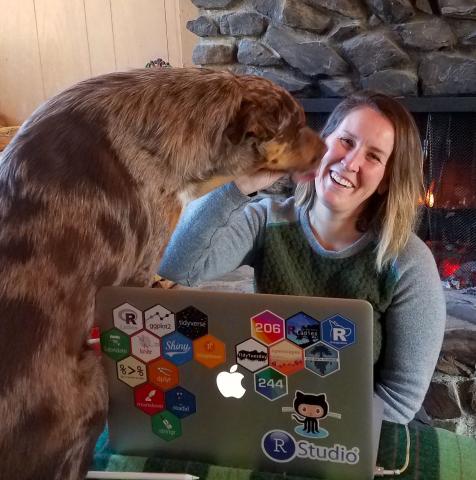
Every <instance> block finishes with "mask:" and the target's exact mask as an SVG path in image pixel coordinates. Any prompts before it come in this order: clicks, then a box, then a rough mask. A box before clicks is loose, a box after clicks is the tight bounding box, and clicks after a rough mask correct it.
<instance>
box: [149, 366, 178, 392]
mask: <svg viewBox="0 0 476 480" xmlns="http://www.w3.org/2000/svg"><path fill="white" fill-rule="evenodd" d="M147 379H148V380H149V382H150V383H152V384H153V385H156V386H157V387H159V388H161V389H162V390H168V389H169V388H172V387H175V386H176V385H177V384H178V383H179V371H178V368H177V367H176V366H175V365H174V364H173V363H170V362H169V361H167V360H165V359H163V358H159V359H158V360H154V361H152V362H150V363H149V364H148V365H147Z"/></svg>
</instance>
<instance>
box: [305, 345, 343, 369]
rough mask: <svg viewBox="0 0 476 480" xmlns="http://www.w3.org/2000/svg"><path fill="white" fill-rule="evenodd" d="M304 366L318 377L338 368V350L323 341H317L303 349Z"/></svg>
mask: <svg viewBox="0 0 476 480" xmlns="http://www.w3.org/2000/svg"><path fill="white" fill-rule="evenodd" d="M304 363H305V367H306V368H307V369H308V370H310V371H311V372H312V373H315V374H316V375H319V376H320V377H326V376H327V375H330V374H331V373H335V372H337V371H338V370H340V356H339V352H338V351H337V350H336V349H335V348H332V347H331V346H330V345H327V344H325V343H323V342H318V343H316V344H315V345H312V346H311V347H308V348H306V350H305V351H304Z"/></svg>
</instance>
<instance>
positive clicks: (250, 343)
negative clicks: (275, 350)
mask: <svg viewBox="0 0 476 480" xmlns="http://www.w3.org/2000/svg"><path fill="white" fill-rule="evenodd" d="M235 352H236V363H238V364H239V365H241V366H242V367H244V368H246V369H247V370H249V371H250V372H256V371H257V370H260V369H262V368H264V367H267V366H268V348H267V347H265V346H264V345H263V344H262V343H259V342H258V341H256V340H255V339H254V338H249V339H248V340H245V341H244V342H241V343H239V344H238V345H237V346H236V347H235Z"/></svg>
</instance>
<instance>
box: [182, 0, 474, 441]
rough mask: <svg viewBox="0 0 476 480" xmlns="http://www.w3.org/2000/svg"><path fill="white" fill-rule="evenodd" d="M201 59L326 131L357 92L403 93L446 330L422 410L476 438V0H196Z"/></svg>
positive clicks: (194, 23)
mask: <svg viewBox="0 0 476 480" xmlns="http://www.w3.org/2000/svg"><path fill="white" fill-rule="evenodd" d="M192 1H193V3H194V4H195V5H196V6H197V7H199V16H198V18H196V19H193V20H191V21H189V22H188V24H187V28H188V29H189V30H191V31H192V32H194V33H195V34H196V35H197V36H198V37H199V42H198V43H197V45H196V47H195V49H194V52H193V60H194V63H196V64H197V65H202V66H208V67H213V68H220V69H224V68H225V69H230V70H232V71H235V72H237V73H249V74H255V75H261V76H264V77H267V78H270V79H271V80H273V81H275V82H277V83H278V84H280V85H282V86H283V87H285V88H286V89H288V90H289V91H291V92H292V93H293V94H294V95H295V96H296V97H297V98H299V99H300V101H301V102H302V104H303V106H304V108H305V110H306V112H307V117H308V123H309V124H310V125H311V126H312V127H314V128H316V129H319V128H320V127H321V126H322V125H323V123H324V121H325V119H326V117H327V115H328V113H329V112H330V111H331V110H332V109H333V108H334V106H335V105H336V104H337V103H338V101H339V97H343V96H345V95H347V94H349V93H351V92H353V91H356V90H359V89H362V88H370V89H374V90H379V91H382V92H384V93H387V94H389V95H392V96H396V97H400V98H401V99H402V102H403V103H405V104H406V105H407V106H408V108H409V109H410V110H411V111H412V113H413V114H414V116H415V119H416V121H417V124H418V127H419V129H420V133H421V138H422V144H423V147H424V151H425V184H426V194H425V198H422V199H421V201H420V203H421V210H422V216H421V221H420V224H419V229H418V234H419V236H420V237H421V238H422V239H423V240H425V241H426V243H427V244H428V246H429V247H430V249H431V250H432V252H433V254H434V256H435V260H436V262H437V265H438V268H439V272H440V276H441V280H442V284H443V287H444V289H445V294H446V298H447V312H448V316H447V331H446V335H445V342H444V345H443V349H442V352H441V357H440V361H439V363H438V367H437V371H436V372H435V374H434V378H433V382H432V384H431V386H430V389H429V392H428V395H427V398H426V400H425V404H424V405H425V407H426V409H427V412H428V413H429V415H430V417H431V418H432V420H433V422H434V424H436V425H438V426H442V427H444V428H448V429H451V430H455V431H457V432H459V433H464V434H470V435H476V420H475V415H476V372H475V367H476V2H475V1H474V0H391V1H390V0H192Z"/></svg>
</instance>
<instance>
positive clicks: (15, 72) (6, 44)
mask: <svg viewBox="0 0 476 480" xmlns="http://www.w3.org/2000/svg"><path fill="white" fill-rule="evenodd" d="M0 12H2V17H1V19H0V114H2V115H3V116H4V117H5V118H6V120H7V121H8V123H9V124H10V125H18V124H20V123H21V122H22V121H23V120H24V119H25V118H26V117H28V116H29V115H30V113H31V112H32V111H33V110H34V109H35V108H36V107H37V106H38V105H39V104H40V103H41V102H42V101H43V100H45V94H44V91H43V81H42V77H41V65H40V55H39V51H38V41H37V35H36V23H35V6H34V4H33V0H15V1H14V2H12V1H11V0H0ZM7 12H8V14H7Z"/></svg>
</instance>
